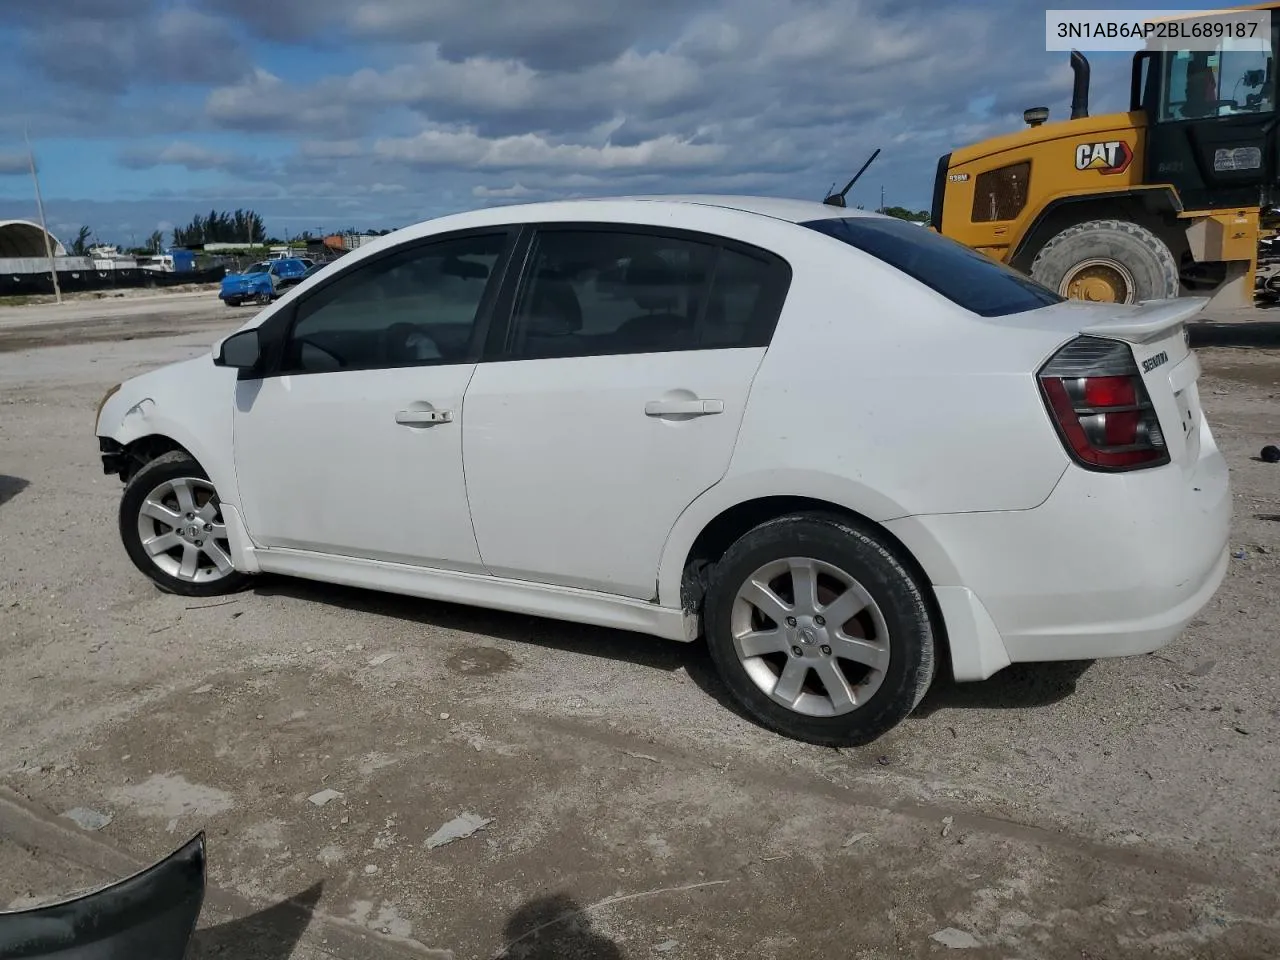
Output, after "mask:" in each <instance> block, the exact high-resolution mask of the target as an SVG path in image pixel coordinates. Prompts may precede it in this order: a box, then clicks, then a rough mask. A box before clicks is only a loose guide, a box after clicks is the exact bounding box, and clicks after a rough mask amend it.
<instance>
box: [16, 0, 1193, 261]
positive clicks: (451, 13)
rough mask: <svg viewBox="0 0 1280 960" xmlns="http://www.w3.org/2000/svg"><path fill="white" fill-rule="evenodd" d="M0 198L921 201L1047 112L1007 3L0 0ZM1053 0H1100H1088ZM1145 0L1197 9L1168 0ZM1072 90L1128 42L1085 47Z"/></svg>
mask: <svg viewBox="0 0 1280 960" xmlns="http://www.w3.org/2000/svg"><path fill="white" fill-rule="evenodd" d="M0 6H2V7H3V12H4V16H3V20H2V22H0V87H2V88H3V89H4V90H5V91H6V95H5V97H4V98H3V99H2V100H0V217H28V218H30V217H34V215H35V202H34V195H33V192H32V185H31V179H30V176H29V175H28V173H27V168H26V154H25V148H24V146H23V129H24V125H25V126H27V127H28V128H29V130H30V135H31V138H32V141H33V144H34V146H35V149H36V155H37V158H38V161H39V164H40V169H41V187H42V189H43V192H44V197H45V205H46V212H47V215H48V218H49V224H50V228H51V229H52V230H53V231H54V232H55V233H57V234H59V235H65V234H68V233H70V234H72V235H74V233H75V230H76V228H77V227H78V226H80V225H81V224H85V225H88V226H90V227H92V228H93V229H94V230H95V232H96V234H97V235H98V236H99V237H100V238H101V239H103V240H106V241H111V242H118V243H121V244H123V245H132V244H134V243H141V242H143V240H144V238H145V237H146V235H147V234H148V233H150V232H151V231H152V230H154V229H156V228H157V227H158V228H161V229H166V230H167V229H168V228H169V227H171V226H172V225H173V224H174V223H185V222H187V221H188V220H190V218H191V217H192V215H194V214H196V213H198V212H206V211H208V210H209V209H211V208H217V209H226V208H234V207H238V206H247V207H252V208H254V209H256V210H258V211H259V212H260V213H261V214H262V215H263V216H264V217H265V219H266V221H267V228H268V230H269V232H271V233H273V234H276V235H280V236H283V235H284V234H285V233H286V232H287V233H298V232H300V231H302V230H311V231H313V232H315V231H318V230H326V231H327V230H333V229H340V228H347V227H355V228H358V229H368V228H384V227H395V226H403V225H405V224H407V223H410V222H413V221H416V220H421V219H425V218H428V217H431V216H435V215H438V214H441V213H446V212H450V211H453V210H458V209H464V208H467V207H472V206H478V205H487V204H493V203H509V202H512V201H513V200H522V199H542V198H547V197H561V196H574V195H601V194H617V193H667V192H673V191H680V192H688V191H698V192H735V193H744V192H746V193H764V194H770V195H777V196H797V197H813V198H815V199H820V198H821V197H822V196H823V194H824V192H825V191H826V190H827V188H828V187H829V186H830V185H831V183H832V181H835V180H840V181H844V180H847V179H848V178H849V177H850V176H852V175H853V173H854V172H855V171H856V170H857V168H858V166H860V165H861V163H862V161H863V160H864V159H865V158H866V156H867V155H868V154H869V153H870V151H871V150H872V149H874V148H875V147H880V148H882V151H883V152H882V153H881V155H880V157H879V159H878V160H877V161H876V164H875V165H874V166H873V167H872V168H871V169H870V170H869V171H868V172H867V174H866V175H865V176H864V177H863V179H862V180H861V181H860V182H859V184H858V186H857V187H856V188H855V194H854V196H853V201H854V202H855V203H860V204H864V205H866V206H868V207H875V206H877V205H878V204H879V202H880V190H881V188H882V187H883V189H884V193H885V198H886V202H887V203H890V204H900V205H903V206H908V207H912V208H924V207H926V206H927V205H928V199H929V194H930V185H931V180H932V175H933V169H934V165H935V163H936V161H937V158H938V156H939V155H940V154H942V153H944V152H946V151H947V150H948V149H950V148H952V147H954V146H959V145H962V144H965V143H968V142H971V141H973V140H975V139H979V138H982V137H985V136H989V135H991V134H993V133H997V132H1002V131H1008V130H1013V129H1017V128H1018V127H1020V126H1021V125H1022V120H1021V113H1022V110H1023V109H1024V108H1026V107H1029V106H1038V105H1046V106H1049V107H1050V108H1051V110H1052V116H1053V117H1054V118H1063V117H1065V116H1066V114H1067V103H1068V101H1069V100H1070V87H1071V72H1070V69H1069V67H1068V66H1067V59H1066V54H1061V53H1046V52H1045V50H1044V29H1045V28H1044V10H1045V4H1044V3H1040V4H1035V3H1030V2H1025V0H836V2H820V0H634V2H631V0H198V2H189V0H58V2H53V0H2V2H0ZM1053 6H1055V7H1059V6H1061V7H1067V6H1069V7H1072V8H1081V7H1092V8H1109V7H1112V6H1115V5H1114V4H1109V3H1100V2H1096V0H1077V2H1075V3H1062V4H1054V5H1053ZM1160 6H1162V7H1165V8H1170V7H1173V8H1186V7H1190V6H1197V7H1199V8H1204V7H1206V6H1207V7H1212V6H1215V4H1213V3H1207V4H1205V3H1202V4H1191V3H1186V2H1180V0H1174V2H1172V3H1170V2H1168V0H1166V2H1164V3H1162V4H1160ZM1090 59H1091V61H1092V62H1093V68H1094V69H1093V74H1094V78H1093V88H1094V93H1093V108H1094V109H1093V112H1102V111H1103V110H1108V109H1122V108H1123V107H1124V106H1125V101H1126V100H1127V89H1128V85H1127V76H1128V59H1127V55H1123V54H1120V55H1117V54H1091V55H1090Z"/></svg>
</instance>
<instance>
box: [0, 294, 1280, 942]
mask: <svg viewBox="0 0 1280 960" xmlns="http://www.w3.org/2000/svg"><path fill="white" fill-rule="evenodd" d="M210 300H211V298H209V297H208V296H205V297H204V298H203V299H201V298H194V299H191V300H188V301H180V300H178V299H172V300H169V301H167V302H166V301H165V300H164V298H156V304H158V305H157V306H152V305H150V304H149V305H148V310H147V311H145V312H143V313H141V314H139V315H137V316H135V317H132V318H131V319H128V320H126V318H124V317H123V316H122V315H120V314H118V313H113V312H111V311H110V310H105V309H104V307H103V306H102V305H101V304H98V303H94V304H87V305H68V306H65V307H63V308H62V310H63V311H64V312H68V311H69V315H65V316H64V315H61V314H59V315H58V316H57V317H52V315H50V316H49V318H48V319H46V317H45V315H43V314H36V315H29V316H36V318H37V319H38V320H43V321H44V322H42V323H40V324H38V325H33V324H32V323H31V322H16V321H15V319H14V316H11V315H10V313H9V311H5V312H4V314H3V316H2V317H0V557H2V558H3V563H2V564H0V611H2V614H0V704H3V708H2V709H0V785H3V786H4V787H6V788H8V789H9V790H11V791H13V792H14V793H15V794H17V795H21V796H22V797H24V798H27V799H28V800H29V801H30V804H31V805H32V806H33V808H34V809H37V810H39V811H42V816H45V817H46V818H47V819H48V821H49V822H50V823H56V822H59V821H60V822H62V823H64V824H65V823H68V821H67V820H65V819H63V818H61V817H60V816H59V815H60V814H62V813H64V812H65V811H68V810H70V809H73V808H87V809H90V810H93V811H97V812H99V813H102V814H105V815H108V816H110V817H111V821H110V823H108V824H107V825H106V826H104V827H102V828H101V829H99V830H98V831H96V832H94V833H91V834H85V835H84V842H85V843H90V842H93V843H98V844H106V845H109V846H110V847H112V848H114V849H116V850H119V851H125V852H127V854H128V855H129V856H130V857H132V858H133V859H134V860H135V861H136V862H138V863H142V862H149V861H151V860H154V859H157V858H159V857H160V856H162V855H164V854H166V853H168V852H170V851H171V850H173V849H175V848H176V847H177V846H179V845H180V844H181V843H182V842H184V841H185V840H186V839H187V838H188V837H189V836H190V835H192V834H193V833H195V832H196V831H197V830H201V829H203V830H206V831H207V832H208V836H209V842H210V848H209V849H210V867H209V871H210V882H211V883H212V884H213V885H214V886H215V887H216V888H217V890H219V891H223V892H225V893H227V894H228V895H229V896H233V897H238V898H239V900H237V901H236V903H239V904H240V905H241V906H240V908H239V914H238V915H243V913H244V912H245V911H246V910H247V911H249V912H252V910H255V909H258V910H266V912H265V913H262V914H258V921H257V926H256V927H251V926H243V927H241V928H238V933H237V928H235V924H234V923H232V924H228V923H225V922H222V923H219V924H217V925H214V924H213V920H214V919H220V920H225V919H226V918H225V917H218V918H215V917H212V916H210V917H209V918H207V919H206V921H205V928H204V929H203V930H202V932H201V933H200V935H199V937H200V938H201V939H200V944H199V953H200V955H202V956H206V955H207V956H212V955H215V954H216V955H218V956H222V957H228V956H244V957H255V958H261V957H268V958H275V957H279V958H284V957H294V958H310V957H313V956H316V957H319V956H338V957H351V958H352V960H354V958H356V957H399V956H434V957H446V956H453V957H458V958H464V957H467V958H469V957H477V958H480V957H491V956H496V955H498V954H499V953H500V952H501V951H502V950H503V948H504V947H506V948H507V949H506V952H505V954H503V955H505V956H508V957H513V958H515V957H539V958H548V960H549V958H553V957H554V958H574V957H582V958H588V957H589V958H606V960H607V958H624V957H625V958H641V957H644V958H648V957H656V958H662V957H670V958H696V960H705V958H713V957H714V958H718V957H724V958H730V957H740V956H751V957H759V958H770V957H784V956H785V957H810V956H847V957H857V958H863V957H865V958H871V957H877V958H878V957H884V956H888V955H890V954H892V955H895V956H904V957H931V956H935V955H943V954H947V953H949V952H950V950H951V949H966V950H967V952H965V953H962V954H961V956H969V957H979V958H986V957H990V958H1000V960H1010V958H1015V957H1016V958H1019V960H1031V958H1059V957H1061V958H1067V957H1070V958H1075V960H1079V958H1085V957H1092V958H1095V960H1096V958H1103V957H1106V958H1112V957H1126V958H1128V957H1162V958H1164V957H1169V958H1173V957H1187V958H1190V957H1195V958H1208V957H1222V958H1227V957H1230V958H1254V957H1256V958H1264V957H1267V958H1273V957H1275V956H1277V955H1280V910H1278V900H1277V895H1276V892H1275V884H1274V878H1275V877H1276V876H1277V874H1278V871H1280V827H1278V826H1277V824H1280V777H1278V776H1277V774H1276V769H1277V759H1280V737H1278V735H1277V734H1278V731H1280V707H1278V705H1277V702H1276V698H1275V693H1274V691H1275V690H1276V689H1277V681H1278V680H1280V650H1278V649H1277V644H1276V640H1275V632H1274V628H1273V627H1270V626H1269V624H1271V623H1272V622H1273V615H1274V614H1275V613H1276V612H1277V609H1278V607H1280V600H1278V599H1277V597H1276V592H1275V589H1274V583H1275V582H1276V579H1275V573H1276V569H1275V568H1276V562H1277V556H1278V555H1280V542H1278V540H1280V537H1278V534H1280V523H1278V522H1277V521H1280V485H1278V484H1277V479H1278V478H1280V473H1278V472H1277V471H1280V465H1272V464H1266V463H1263V462H1261V460H1259V459H1257V455H1258V451H1259V449H1260V448H1261V447H1262V446H1263V445H1264V444H1266V443H1272V442H1280V411H1278V410H1277V407H1276V404H1275V400H1276V396H1277V394H1278V393H1280V352H1278V351H1270V350H1248V351H1245V350H1228V349H1216V348H1215V349H1206V350H1203V351H1201V358H1202V361H1203V363H1204V365H1205V368H1206V374H1205V377H1204V379H1203V380H1202V381H1201V389H1202V393H1203V395H1204V402H1205V406H1206V408H1207V414H1208V416H1209V417H1210V420H1211V422H1212V424H1213V426H1214V428H1215V431H1216V433H1217V436H1218V438H1219V442H1220V444H1221V445H1222V447H1223V449H1224V450H1225V451H1226V453H1227V456H1228V458H1229V460H1230V463H1231V467H1232V472H1233V483H1234V489H1235V498H1236V518H1235V532H1234V536H1233V547H1234V548H1235V550H1236V551H1237V554H1236V555H1237V557H1238V559H1234V560H1233V561H1232V567H1231V571H1230V574H1229V576H1228V579H1227V581H1226V583H1225V584H1224V585H1223V587H1222V589H1221V591H1220V592H1219V593H1218V595H1217V596H1216V598H1215V599H1214V601H1213V602H1212V603H1211V604H1210V606H1209V607H1208V608H1207V609H1206V610H1205V611H1204V612H1203V614H1202V615H1201V616H1200V618H1199V619H1197V620H1196V621H1195V622H1194V623H1193V624H1192V625H1191V627H1190V628H1189V629H1188V630H1187V632H1186V633H1185V635H1184V636H1183V637H1181V638H1180V639H1179V640H1177V641H1176V642H1175V643H1173V644H1172V645H1170V646H1169V647H1167V648H1166V649H1164V650H1162V651H1160V652H1159V653H1158V654H1155V655H1152V656H1145V657H1137V658H1131V659H1125V660H1113V661H1098V662H1096V663H1070V664H1057V665H1036V666H1028V667H1015V668H1010V669H1008V670H1006V671H1004V672H1002V673H1001V674H998V675H997V676H996V677H994V678H992V679H991V680H989V681H986V682H984V683H980V684H972V685H963V686H957V685H954V684H951V683H949V682H945V681H944V682H939V683H938V684H936V685H935V688H934V690H933V691H932V692H931V693H930V695H929V696H928V697H927V698H926V700H925V702H924V703H923V704H922V705H921V707H920V709H919V710H918V711H917V713H916V714H915V715H913V716H912V717H911V718H910V719H909V720H908V721H907V722H906V723H904V724H903V725H902V726H901V727H900V728H899V729H898V730H896V731H894V732H893V733H892V734H890V735H889V736H887V737H886V738H884V739H883V740H881V741H879V742H878V743H876V744H874V745H872V746H871V747H868V748H866V749H862V750H843V751H834V750H823V749H820V748H816V747H809V746H806V745H801V744H796V743H793V742H790V741H786V740H783V739H780V738H778V737H776V736H773V735H771V734H768V733H766V732H764V731H763V730H761V729H759V728H758V727H756V726H754V725H752V724H751V723H749V722H747V721H746V720H744V719H742V718H741V717H740V716H739V715H738V714H737V713H735V712H734V710H733V709H732V708H730V707H729V706H728V704H727V701H726V699H725V697H724V695H723V693H722V691H721V690H720V688H719V686H718V684H717V683H716V681H715V680H714V677H713V674H712V671H711V668H710V664H709V662H708V659H707V657H706V656H705V654H704V653H703V652H702V651H701V650H699V649H698V648H696V647H692V646H685V645H680V644H674V643H664V642H662V641H658V640H650V639H647V638H644V637H638V636H633V635H628V634H623V633H618V632H612V631H608V630H600V629H596V628H590V627H578V626H573V625H566V624H558V623H553V622H548V621H542V620H537V619H534V618H530V617H521V616H514V615H506V614H499V613H491V612H485V611H478V610H473V609H469V608H465V607H459V606H451V605H447V604H437V603H429V602H425V601H416V600H409V599H404V598H397V597H388V596H382V595H378V594H373V593H366V592H361V591H355V590H348V589H341V588H336V587H329V586H324V585H319V584H310V583H305V582H301V581H288V580H283V579H271V580H266V579H264V580H263V581H262V582H261V583H260V585H259V586H257V587H256V588H255V589H253V590H251V591H249V592H246V593H244V594H241V595H239V596H237V597H234V598H231V599H225V600H215V601H193V600H188V599H183V598H179V597H172V596H166V595H163V594H160V593H158V592H157V591H156V590H154V589H153V588H152V587H151V586H150V585H149V583H148V582H147V581H145V580H144V579H143V578H142V577H141V576H140V575H139V574H137V573H136V572H134V570H133V569H132V567H131V566H130V564H129V562H128V560H127V559H126V557H125V555H124V552H123V549H122V548H121V547H120V544H119V541H118V537H117V533H116V530H115V510H116V507H117V503H118V500H119V495H120V489H121V487H120V484H119V482H118V481H117V480H115V479H114V478H112V477H104V476H103V475H102V472H101V469H100V466H99V464H98V460H97V450H96V444H95V442H94V438H93V434H92V422H91V421H92V416H93V409H94V405H95V404H96V402H97V400H98V399H99V397H100V396H101V394H102V392H103V391H104V390H105V389H106V388H107V387H109V386H110V385H111V384H112V383H114V382H116V381H117V380H119V379H121V378H122V377H126V376H130V375H132V374H134V373H137V372H140V371H142V370H144V369H147V368H150V367H152V366H154V365H156V364H159V363H164V362H168V361H172V360H177V359H181V358H184V357H187V356H191V355H194V354H196V353H199V352H202V351H203V350H205V349H207V347H208V344H209V343H210V342H211V341H212V340H213V339H214V338H215V337H217V336H219V335H221V334H223V333H225V332H227V331H229V330H230V329H232V328H233V327H234V326H235V325H236V324H238V323H239V322H241V321H242V320H243V319H245V318H247V317H248V316H249V315H250V312H249V310H248V309H245V310H239V311H230V310H228V309H227V308H225V307H223V306H222V305H221V304H219V303H218V302H217V301H216V299H213V300H211V302H210ZM184 304H185V305H184ZM111 306H114V305H111ZM23 309H26V310H38V309H45V308H23ZM77 310H78V311H79V312H78V313H77V312H76V311H77ZM184 318H189V319H184ZM175 334H176V335H175ZM122 336H131V337H133V339H132V340H129V341H125V340H122V339H121V337H122ZM324 790H333V791H337V792H338V793H339V794H340V795H339V796H336V797H334V798H333V799H330V800H329V801H328V802H327V803H324V804H323V805H317V804H315V803H312V802H310V801H309V800H308V798H309V797H312V796H313V795H316V794H317V793H319V792H321V791H324ZM458 817H464V818H465V819H464V822H465V823H470V824H471V825H472V826H473V827H475V826H476V825H477V824H480V823H483V825H482V826H479V827H478V829H475V832H474V833H472V834H471V835H470V836H467V837H464V838H461V839H457V840H454V841H453V842H451V843H448V844H445V845H439V846H437V845H434V844H430V843H428V840H429V838H431V837H432V836H433V835H435V834H436V832H437V831H438V830H440V828H441V827H442V826H444V825H445V824H447V823H449V822H450V821H453V820H454V819H455V818H458ZM72 830H73V831H75V830H76V828H74V827H72ZM463 832H465V831H463ZM36 846H37V845H36V844H34V843H33V842H30V841H26V842H24V841H21V840H15V839H14V831H13V830H12V829H9V832H6V821H5V817H4V816H3V815H0V908H2V907H4V905H5V904H6V903H10V904H12V905H14V906H21V905H24V904H29V903H31V902H33V901H35V900H39V899H40V898H42V897H49V896H53V895H58V894H61V893H64V892H66V891H68V890H72V889H79V888H81V887H82V886H84V885H85V883H87V882H99V883H100V882H105V881H106V880H108V879H110V878H111V876H112V875H113V874H112V872H111V871H106V872H103V871H102V870H99V871H98V873H97V874H94V875H92V876H90V875H89V874H86V873H85V872H84V870H83V868H82V867H79V866H76V864H75V863H74V862H73V861H74V860H75V857H70V858H69V859H66V858H65V857H64V859H63V860H60V859H58V858H59V857H63V855H62V854H57V855H55V853H53V852H50V851H48V850H45V851H42V850H40V849H33V848H34V847H36ZM64 860H65V862H64ZM6 898H7V899H6ZM289 898H297V899H295V900H294V902H295V903H303V904H304V914H305V916H307V917H310V920H309V924H307V923H302V924H300V923H298V922H297V913H296V911H295V912H294V913H292V914H290V913H287V911H286V913H284V914H280V913H278V910H277V912H276V913H273V912H272V910H273V909H277V908H278V906H279V905H280V904H281V902H282V901H286V900H287V899H289ZM273 905H274V906H273ZM230 913H233V914H234V913H237V909H236V908H234V907H233V908H231V909H230ZM282 918H283V919H282ZM291 918H292V919H291ZM243 922H244V923H248V921H243ZM304 927H305V930H304ZM251 928H252V929H254V930H258V931H262V930H264V929H270V930H271V931H272V932H273V933H274V937H273V939H272V940H271V945H270V946H268V947H264V946H263V943H264V942H265V941H262V940H260V939H254V937H250V936H249V935H248V934H246V933H245V931H246V930H249V929H251ZM229 930H230V933H229V932H228V931H229ZM353 930H354V931H359V932H360V933H361V934H363V935H365V936H367V937H369V938H370V939H367V940H362V941H360V945H359V947H358V948H357V947H355V946H353V945H352V944H354V943H355V942H356V941H355V940H353V939H352V935H351V931H353ZM341 931H346V934H345V935H339V933H340V932H341ZM254 936H257V934H255V935H254ZM344 936H345V937H346V939H344Z"/></svg>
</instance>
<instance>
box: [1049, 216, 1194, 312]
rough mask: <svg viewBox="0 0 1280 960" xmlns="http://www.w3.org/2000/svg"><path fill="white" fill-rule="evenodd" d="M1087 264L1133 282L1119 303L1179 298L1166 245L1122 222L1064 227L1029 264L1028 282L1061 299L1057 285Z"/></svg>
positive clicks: (1175, 271)
mask: <svg viewBox="0 0 1280 960" xmlns="http://www.w3.org/2000/svg"><path fill="white" fill-rule="evenodd" d="M1089 260H1103V261H1109V262H1111V263H1113V264H1117V265H1119V266H1120V267H1121V268H1122V269H1123V270H1124V271H1126V272H1127V273H1128V274H1129V276H1130V277H1132V279H1133V290H1132V291H1130V293H1129V295H1128V297H1127V298H1126V299H1125V301H1124V302H1126V303H1137V302H1138V301H1139V300H1162V299H1166V298H1170V297H1176V296H1178V295H1179V293H1180V289H1181V282H1180V280H1179V276H1178V262H1177V260H1176V259H1175V258H1174V256H1173V252H1172V251H1171V250H1170V249H1169V246H1168V244H1166V243H1165V242H1164V241H1163V240H1161V239H1160V238H1159V237H1158V236H1156V235H1155V234H1154V233H1152V232H1151V231H1150V230H1148V229H1147V228H1146V227H1143V226H1140V225H1138V224H1136V223H1132V222H1130V221H1128V220H1090V221H1088V222H1086V223H1077V224H1075V225H1074V226H1070V227H1067V228H1066V229H1065V230H1063V231H1062V232H1061V233H1059V234H1057V235H1056V236H1055V237H1054V238H1053V239H1052V240H1050V241H1049V242H1048V243H1046V244H1045V245H1044V246H1043V247H1042V248H1041V249H1040V252H1039V253H1037V254H1036V257H1035V260H1033V261H1032V263H1031V277H1032V279H1034V280H1036V281H1038V282H1039V283H1042V284H1044V285H1045V286H1046V287H1048V288H1049V289H1050V290H1056V291H1058V292H1059V293H1062V294H1063V296H1066V293H1065V291H1064V290H1063V281H1064V280H1065V279H1067V277H1068V275H1069V274H1070V273H1071V271H1072V270H1073V269H1074V268H1075V267H1077V266H1079V265H1080V264H1082V263H1085V262H1086V261H1089Z"/></svg>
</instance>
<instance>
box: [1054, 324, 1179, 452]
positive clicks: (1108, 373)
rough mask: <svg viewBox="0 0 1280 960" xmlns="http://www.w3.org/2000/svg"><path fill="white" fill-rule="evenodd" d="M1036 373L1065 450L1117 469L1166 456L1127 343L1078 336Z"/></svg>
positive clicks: (1140, 377)
mask: <svg viewBox="0 0 1280 960" xmlns="http://www.w3.org/2000/svg"><path fill="white" fill-rule="evenodd" d="M1039 379H1040V389H1041V391H1042V392H1043V393H1044V398H1045V403H1046V404H1047V405H1048V407H1049V414H1050V416H1051V417H1052V418H1053V422H1054V425H1055V426H1057V428H1058V433H1059V434H1060V435H1061V437H1062V441H1063V443H1064V444H1066V447H1067V452H1068V453H1070V454H1071V455H1072V456H1073V457H1074V458H1075V459H1076V461H1077V462H1078V463H1080V465H1081V466H1084V467H1088V468H1089V469H1091V470H1113V471H1115V470H1135V469H1138V468H1140V467H1158V466H1160V465H1162V464H1166V463H1168V462H1169V451H1168V449H1167V448H1166V446H1165V442H1164V433H1163V432H1162V431H1161V430H1160V419H1159V417H1157V416H1156V411H1155V409H1154V407H1152V405H1151V397H1150V396H1149V395H1148V394H1147V388H1146V385H1145V384H1144V383H1143V382H1142V375H1141V374H1140V373H1139V372H1138V365H1137V363H1136V362H1135V361H1134V359H1133V351H1132V350H1130V349H1129V347H1128V345H1127V344H1124V343H1121V342H1119V341H1117V340H1103V339H1100V338H1098V337H1079V338H1077V339H1075V340H1073V341H1071V342H1070V343H1068V344H1067V345H1066V346H1065V347H1063V348H1062V349H1061V350H1059V351H1058V352H1057V353H1056V354H1054V355H1053V358H1052V359H1051V360H1050V361H1049V362H1048V363H1047V364H1045V366H1044V369H1043V370H1041V371H1040V375H1039Z"/></svg>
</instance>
